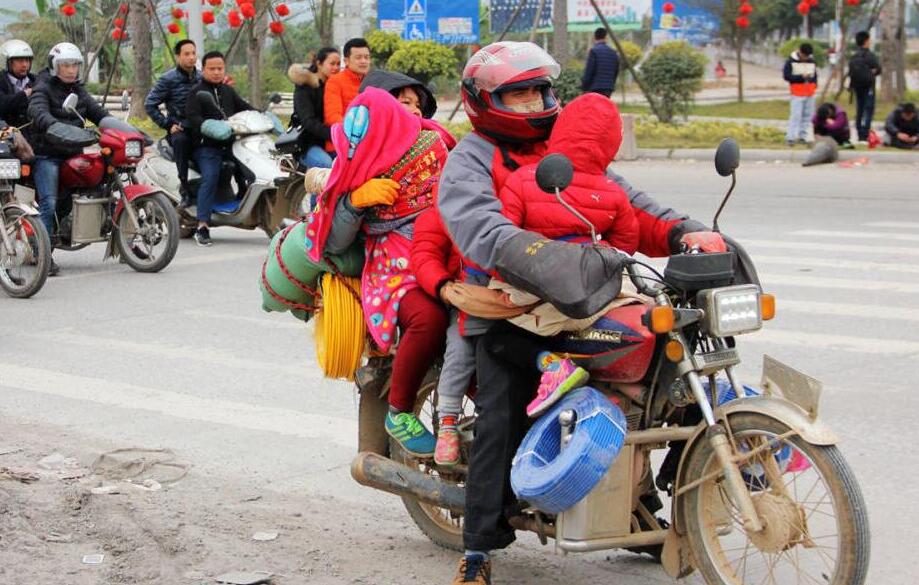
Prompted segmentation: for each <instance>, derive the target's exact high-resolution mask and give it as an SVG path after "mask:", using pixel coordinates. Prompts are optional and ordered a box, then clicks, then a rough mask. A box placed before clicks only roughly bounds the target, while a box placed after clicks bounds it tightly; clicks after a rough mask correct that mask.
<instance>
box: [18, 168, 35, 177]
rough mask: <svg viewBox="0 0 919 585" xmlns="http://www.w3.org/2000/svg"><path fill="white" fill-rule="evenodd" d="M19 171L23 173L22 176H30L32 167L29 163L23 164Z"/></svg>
mask: <svg viewBox="0 0 919 585" xmlns="http://www.w3.org/2000/svg"><path fill="white" fill-rule="evenodd" d="M19 172H20V173H21V176H23V177H28V176H29V175H31V174H32V167H30V166H29V165H22V166H21V167H19Z"/></svg>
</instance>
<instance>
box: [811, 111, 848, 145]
mask: <svg viewBox="0 0 919 585" xmlns="http://www.w3.org/2000/svg"><path fill="white" fill-rule="evenodd" d="M811 122H812V123H813V125H814V136H829V137H830V138H832V139H833V140H835V141H836V144H838V145H840V146H841V147H843V148H855V147H854V146H852V143H851V142H849V137H850V136H851V130H849V117H848V116H847V115H846V111H845V110H844V109H842V108H840V107H838V106H836V104H831V103H825V104H820V107H819V108H817V113H816V114H814V117H813V118H812V119H811Z"/></svg>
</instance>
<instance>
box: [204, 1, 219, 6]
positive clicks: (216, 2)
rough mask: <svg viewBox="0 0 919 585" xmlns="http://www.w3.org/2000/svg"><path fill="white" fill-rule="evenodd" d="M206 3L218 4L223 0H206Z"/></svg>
mask: <svg viewBox="0 0 919 585" xmlns="http://www.w3.org/2000/svg"><path fill="white" fill-rule="evenodd" d="M207 3H208V4H210V5H211V6H220V5H221V4H223V0H207Z"/></svg>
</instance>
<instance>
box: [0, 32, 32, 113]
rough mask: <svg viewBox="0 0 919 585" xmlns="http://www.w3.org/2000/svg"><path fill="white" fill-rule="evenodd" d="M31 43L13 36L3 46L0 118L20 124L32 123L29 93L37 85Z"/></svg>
mask: <svg viewBox="0 0 919 585" xmlns="http://www.w3.org/2000/svg"><path fill="white" fill-rule="evenodd" d="M32 57H33V53H32V47H30V46H29V45H28V44H27V43H26V42H25V41H20V40H17V39H13V40H11V41H7V42H5V43H3V46H0V60H2V62H3V65H4V66H5V69H4V70H3V71H0V118H2V119H3V120H4V121H5V122H6V123H7V124H9V125H10V126H15V127H17V128H19V127H21V126H25V125H26V124H28V123H29V97H30V96H31V95H32V90H33V88H34V87H35V76H34V75H32V73H31V69H32Z"/></svg>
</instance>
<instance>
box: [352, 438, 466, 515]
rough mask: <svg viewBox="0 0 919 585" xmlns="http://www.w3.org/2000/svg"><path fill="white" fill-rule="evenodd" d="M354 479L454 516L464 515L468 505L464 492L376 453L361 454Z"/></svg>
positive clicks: (355, 461) (354, 472) (355, 467)
mask: <svg viewBox="0 0 919 585" xmlns="http://www.w3.org/2000/svg"><path fill="white" fill-rule="evenodd" d="M351 477H353V478H354V480H355V481H356V482H357V483H359V484H361V485H365V486H367V487H371V488H374V489H378V490H382V491H384V492H389V493H391V494H395V495H397V496H407V497H410V498H415V499H416V500H418V501H421V502H424V503H426V504H431V505H433V506H438V507H440V508H446V509H448V510H450V511H453V512H462V511H463V508H464V506H465V502H466V491H465V490H464V489H463V488H461V487H459V486H457V485H454V484H451V483H446V482H443V481H441V480H439V479H438V478H437V477H435V476H433V475H428V474H426V473H422V472H421V471H419V470H418V469H412V468H411V467H409V466H407V465H403V464H402V463H397V462H395V461H393V460H392V459H388V458H386V457H382V456H381V455H378V454H376V453H370V452H363V453H358V454H357V457H355V458H354V461H352V462H351Z"/></svg>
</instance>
